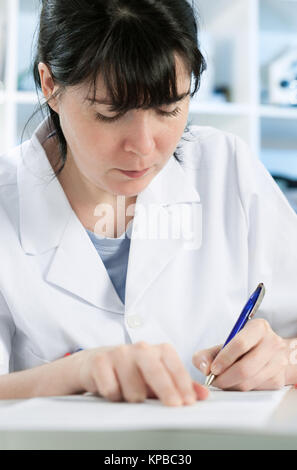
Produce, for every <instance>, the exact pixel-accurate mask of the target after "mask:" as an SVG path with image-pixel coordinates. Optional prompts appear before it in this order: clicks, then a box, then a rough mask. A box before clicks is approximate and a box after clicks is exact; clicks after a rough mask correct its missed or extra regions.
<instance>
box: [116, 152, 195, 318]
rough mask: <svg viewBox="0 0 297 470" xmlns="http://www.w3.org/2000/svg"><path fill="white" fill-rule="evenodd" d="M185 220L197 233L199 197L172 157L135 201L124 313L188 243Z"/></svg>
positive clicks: (139, 298) (138, 299) (168, 293)
mask: <svg viewBox="0 0 297 470" xmlns="http://www.w3.org/2000/svg"><path fill="white" fill-rule="evenodd" d="M185 216H186V217H189V218H190V220H189V219H188V222H190V225H192V227H194V230H196V231H197V232H200V231H201V229H202V227H201V207H200V197H199V194H198V193H197V191H196V189H195V188H194V186H193V185H192V184H189V181H187V178H186V175H185V172H184V171H183V169H182V168H181V166H180V164H179V163H178V162H177V161H176V160H175V158H173V157H172V158H171V159H170V160H169V162H168V164H167V165H166V166H165V168H164V169H163V170H162V171H161V172H160V173H159V174H158V175H157V177H156V178H155V179H154V180H153V181H152V182H151V184H150V185H149V186H148V187H147V188H146V190H145V191H144V192H143V193H141V194H140V195H139V196H138V199H137V203H136V208H135V217H134V223H133V231H132V237H131V246H130V256H129V264H128V272H127V282H126V298H125V306H126V310H128V311H130V310H132V309H133V307H134V306H135V303H137V302H138V301H140V300H141V299H142V297H143V295H144V293H145V291H146V290H147V289H148V288H149V286H150V285H151V284H152V283H153V282H155V281H156V282H157V278H158V276H159V275H160V273H162V272H163V271H164V269H165V268H166V267H167V266H168V265H169V263H170V262H171V261H172V260H173V259H174V258H175V257H176V256H177V255H178V254H179V252H180V250H181V249H182V248H184V247H185V243H187V242H188V241H187V236H188V233H186V232H185V231H183V230H182V229H183V224H184V222H185V220H184V217H185ZM194 219H195V220H194ZM156 220H159V221H161V223H160V224H158V223H156ZM196 236H197V233H196ZM199 236H200V234H199ZM168 289H170V286H168ZM166 295H170V292H167V293H166Z"/></svg>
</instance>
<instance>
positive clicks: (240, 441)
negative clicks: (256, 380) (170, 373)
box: [0, 389, 297, 451]
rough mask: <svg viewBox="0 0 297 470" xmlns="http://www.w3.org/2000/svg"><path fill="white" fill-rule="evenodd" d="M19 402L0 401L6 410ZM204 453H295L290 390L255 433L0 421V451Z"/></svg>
mask: <svg viewBox="0 0 297 470" xmlns="http://www.w3.org/2000/svg"><path fill="white" fill-rule="evenodd" d="M18 403H20V401H0V417H1V410H5V409H6V410H8V409H9V408H10V406H12V407H13V406H14V405H16V404H18ZM10 449H11V450H14V449H26V450H31V449H32V450H39V449H44V450H45V449H52V450H53V449H57V450H62V449H63V450H64V449H65V450H71V449H76V450H84V449H89V450H100V449H102V450H131V451H132V450H135V451H136V450H200V449H202V450H209V449H217V450H219V449H231V450H233V449H234V450H235V449H274V450H277V449H294V450H297V390H296V389H291V390H289V391H288V392H287V394H286V395H285V396H284V398H283V399H282V401H281V403H280V405H278V407H277V408H276V410H275V412H274V413H273V414H272V416H271V417H270V418H269V420H268V421H267V422H266V423H265V425H263V426H260V427H258V428H257V429H243V430H239V429H238V428H236V429H234V430H233V429H232V428H228V429H224V428H220V429H215V428H211V429H207V428H205V427H203V429H202V428H200V429H199V428H195V429H194V428H189V427H187V428H183V429H176V428H170V429H149V430H122V431H120V430H119V431H117V430H112V431H106V430H96V429H94V430H79V427H76V429H75V430H69V429H61V428H60V429H57V430H55V429H47V428H46V426H45V427H44V429H38V430H37V429H36V430H34V429H31V430H30V429H29V430H27V429H24V427H23V426H22V427H20V428H19V429H18V428H15V429H10V428H9V427H8V428H7V429H5V426H4V427H3V426H2V427H1V422H0V450H10Z"/></svg>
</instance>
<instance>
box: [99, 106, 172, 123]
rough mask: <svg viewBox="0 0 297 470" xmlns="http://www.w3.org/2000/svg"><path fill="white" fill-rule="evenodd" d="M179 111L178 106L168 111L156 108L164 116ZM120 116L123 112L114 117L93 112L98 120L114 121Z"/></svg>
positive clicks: (170, 115) (169, 115)
mask: <svg viewBox="0 0 297 470" xmlns="http://www.w3.org/2000/svg"><path fill="white" fill-rule="evenodd" d="M180 111H181V109H180V108H176V109H174V110H173V111H170V112H168V111H162V110H160V109H158V110H157V113H158V114H160V115H161V116H165V117H175V116H177V115H178V114H179V113H180ZM122 116H124V113H123V114H118V115H117V116H114V117H107V116H103V114H100V113H96V114H95V117H96V119H97V120H98V121H103V122H115V121H118V120H119V119H121V117H122Z"/></svg>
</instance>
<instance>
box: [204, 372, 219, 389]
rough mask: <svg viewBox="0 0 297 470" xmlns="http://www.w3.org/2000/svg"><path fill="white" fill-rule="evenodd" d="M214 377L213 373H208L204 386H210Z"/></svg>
mask: <svg viewBox="0 0 297 470" xmlns="http://www.w3.org/2000/svg"><path fill="white" fill-rule="evenodd" d="M215 378H216V377H215V375H213V374H211V375H209V376H208V377H206V380H205V386H206V387H210V386H211V384H212V383H213V381H214V379H215Z"/></svg>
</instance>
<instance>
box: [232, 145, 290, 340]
mask: <svg viewBox="0 0 297 470" xmlns="http://www.w3.org/2000/svg"><path fill="white" fill-rule="evenodd" d="M235 158H236V165H237V174H238V184H239V191H240V197H241V201H242V206H243V210H244V213H245V217H246V223H247V240H245V243H247V245H248V270H249V272H248V290H249V292H250V293H251V292H253V291H254V289H255V288H256V287H257V285H258V284H259V282H264V284H265V287H266V295H265V298H264V301H263V303H262V306H261V309H260V310H259V312H258V314H257V316H258V317H262V318H265V319H267V320H268V321H269V323H270V325H271V326H272V328H273V329H274V331H275V332H276V333H278V334H279V335H280V336H282V337H284V338H293V337H297V215H296V213H295V211H294V210H293V209H292V208H291V206H290V204H289V202H288V201H287V199H286V197H285V196H284V194H283V193H282V192H281V190H280V188H279V187H278V185H277V184H276V182H275V181H274V179H273V178H272V176H271V175H270V173H269V172H268V171H267V170H266V168H265V167H264V165H263V164H262V162H261V161H260V160H259V159H258V158H257V157H256V156H255V155H253V154H252V152H251V151H250V150H249V148H248V146H247V145H246V144H245V143H244V142H243V141H242V140H241V139H240V138H238V137H236V138H235Z"/></svg>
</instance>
